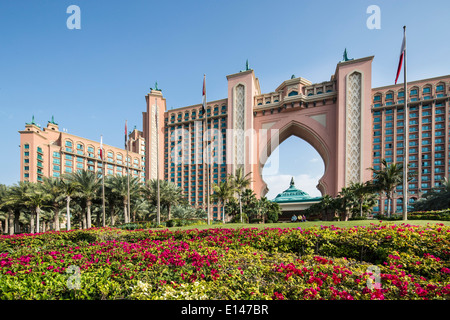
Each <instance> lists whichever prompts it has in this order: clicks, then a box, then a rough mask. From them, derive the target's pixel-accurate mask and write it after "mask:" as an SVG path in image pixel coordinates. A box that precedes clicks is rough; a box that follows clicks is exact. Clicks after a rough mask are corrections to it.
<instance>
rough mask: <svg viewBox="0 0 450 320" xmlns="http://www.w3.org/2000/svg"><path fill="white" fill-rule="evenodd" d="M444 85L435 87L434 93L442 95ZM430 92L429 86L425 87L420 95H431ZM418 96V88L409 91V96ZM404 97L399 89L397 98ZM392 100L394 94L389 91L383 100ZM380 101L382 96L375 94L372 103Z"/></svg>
mask: <svg viewBox="0 0 450 320" xmlns="http://www.w3.org/2000/svg"><path fill="white" fill-rule="evenodd" d="M444 89H445V88H444V85H443V84H438V85H437V86H436V93H438V92H440V93H443V92H444ZM431 91H432V87H431V85H427V86H425V87H424V88H423V89H422V93H423V94H430V93H431ZM418 94H419V89H418V88H413V89H410V91H409V95H410V96H416V95H418ZM404 97H405V92H404V90H403V89H400V90H399V91H398V93H397V98H404ZM393 98H394V92H392V91H389V92H387V93H386V94H385V99H386V100H390V99H393ZM381 99H382V94H375V95H374V97H373V101H374V102H375V101H381Z"/></svg>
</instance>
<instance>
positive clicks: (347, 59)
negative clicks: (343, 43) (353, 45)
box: [342, 48, 353, 61]
mask: <svg viewBox="0 0 450 320" xmlns="http://www.w3.org/2000/svg"><path fill="white" fill-rule="evenodd" d="M342 58H343V60H342V61H350V60H353V59H349V58H348V56H347V48H345V50H344V54H343V57H342Z"/></svg>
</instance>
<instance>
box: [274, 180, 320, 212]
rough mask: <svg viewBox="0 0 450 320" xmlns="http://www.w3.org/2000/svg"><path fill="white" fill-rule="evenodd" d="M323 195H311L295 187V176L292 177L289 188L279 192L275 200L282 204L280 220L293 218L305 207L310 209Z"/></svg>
mask: <svg viewBox="0 0 450 320" xmlns="http://www.w3.org/2000/svg"><path fill="white" fill-rule="evenodd" d="M321 200H322V197H311V196H310V195H309V194H307V193H306V192H304V191H302V190H300V189H297V188H296V187H295V183H294V178H293V177H292V178H291V183H290V186H289V188H288V189H286V190H284V191H283V192H282V193H279V194H278V195H277V196H276V197H275V199H273V200H272V201H273V202H276V203H278V204H279V205H280V207H281V211H282V215H281V216H280V218H279V220H280V221H285V220H289V221H290V220H291V217H292V216H293V215H294V214H295V215H296V216H298V215H299V214H301V212H302V211H303V210H305V209H308V208H309V207H310V206H311V205H312V204H314V203H317V202H320V201H321Z"/></svg>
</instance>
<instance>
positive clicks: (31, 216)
mask: <svg viewBox="0 0 450 320" xmlns="http://www.w3.org/2000/svg"><path fill="white" fill-rule="evenodd" d="M30 232H31V233H34V212H33V210H31V214H30Z"/></svg>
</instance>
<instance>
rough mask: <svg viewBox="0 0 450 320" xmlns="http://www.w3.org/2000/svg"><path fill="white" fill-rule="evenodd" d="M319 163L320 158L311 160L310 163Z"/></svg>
mask: <svg viewBox="0 0 450 320" xmlns="http://www.w3.org/2000/svg"><path fill="white" fill-rule="evenodd" d="M318 161H319V158H312V159H311V160H309V162H313V163H314V162H318Z"/></svg>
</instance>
